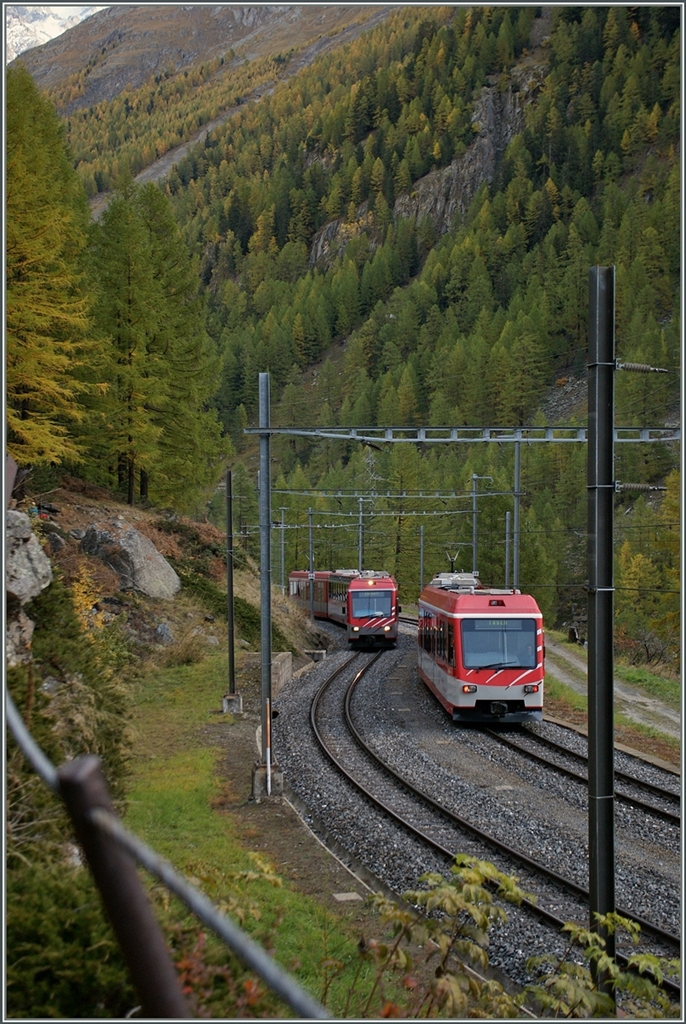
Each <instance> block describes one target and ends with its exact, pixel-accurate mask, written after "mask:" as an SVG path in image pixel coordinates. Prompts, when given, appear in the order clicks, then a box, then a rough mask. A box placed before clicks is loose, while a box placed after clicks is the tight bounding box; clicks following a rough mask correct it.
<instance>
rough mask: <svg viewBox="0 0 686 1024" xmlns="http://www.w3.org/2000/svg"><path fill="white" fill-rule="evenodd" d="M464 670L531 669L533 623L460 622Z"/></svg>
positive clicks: (534, 642) (508, 620)
mask: <svg viewBox="0 0 686 1024" xmlns="http://www.w3.org/2000/svg"><path fill="white" fill-rule="evenodd" d="M462 662H463V664H464V667H465V668H535V667H536V620H535V619H487V618H484V619H463V621H462Z"/></svg>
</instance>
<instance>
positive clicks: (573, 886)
mask: <svg viewBox="0 0 686 1024" xmlns="http://www.w3.org/2000/svg"><path fill="white" fill-rule="evenodd" d="M383 653H384V652H383V651H380V652H379V653H378V654H376V655H375V656H374V658H372V659H371V660H370V661H369V662H368V663H367V664H366V665H365V666H364V667H363V668H362V669H361V670H360V671H359V672H358V673H357V674H356V675H355V677H354V678H353V680H352V682H351V683H350V684H349V686H348V688H347V690H346V695H345V717H346V722H347V725H348V728H349V729H350V732H351V734H352V735H353V737H354V738H355V741H356V742H357V743H358V745H359V746H360V748H361V749H362V750H363V751H364V752H365V753H366V754H367V756H369V757H370V758H371V759H372V761H373V762H375V763H376V764H377V765H379V766H380V767H381V768H382V769H383V770H384V771H385V772H387V773H388V774H390V775H391V776H392V777H393V778H395V779H396V781H397V782H398V783H399V784H400V785H401V786H402V787H403V788H404V789H406V790H407V791H408V792H409V793H410V794H411V795H412V796H416V797H419V799H420V800H422V801H423V802H425V803H427V804H429V805H430V806H432V807H433V808H434V809H435V810H436V811H438V813H439V814H441V815H443V816H444V817H445V818H446V819H447V820H448V821H449V822H450V823H451V824H454V825H456V826H458V827H461V828H463V830H464V831H466V832H468V833H470V834H471V835H473V836H474V837H476V838H477V839H479V840H481V841H483V842H484V843H485V844H487V845H490V846H491V847H493V848H495V849H496V850H498V852H501V853H504V854H506V855H507V856H510V857H511V858H512V859H513V860H515V861H517V862H518V863H520V864H521V865H522V866H525V867H528V868H529V869H530V870H531V871H532V872H533V873H534V874H539V875H540V874H542V875H544V876H545V877H548V878H549V879H550V880H551V881H553V882H555V883H556V884H558V885H559V886H560V888H562V889H564V890H566V891H567V892H571V893H572V895H575V896H582V897H584V898H585V899H586V900H587V899H588V890H587V889H585V888H584V887H583V886H579V885H578V884H577V883H576V882H574V881H572V880H571V879H565V878H564V877H563V876H561V875H558V874H557V873H556V872H554V871H552V870H551V869H549V868H546V867H545V866H544V865H540V864H537V863H536V862H535V861H533V860H532V859H531V858H529V857H527V856H526V855H525V854H522V853H520V852H519V851H517V850H514V849H512V848H510V847H508V846H507V845H506V844H504V843H502V842H501V841H500V840H498V839H496V838H495V837H494V836H492V835H490V834H489V833H486V832H483V831H482V830H481V829H479V828H478V827H477V826H475V825H472V824H471V823H470V822H468V821H466V820H465V819H463V818H461V817H460V816H459V815H456V814H454V812H452V811H450V810H449V809H448V808H446V807H445V806H444V805H443V804H441V803H440V802H438V801H436V800H435V799H434V798H433V797H431V796H430V795H429V794H427V793H424V792H423V791H422V790H419V789H417V788H416V787H414V786H413V785H412V784H411V783H409V782H408V781H407V780H406V779H404V778H403V777H402V776H401V775H400V774H399V773H398V772H396V771H395V769H394V768H392V767H391V766H390V765H388V764H387V763H386V762H385V761H384V760H383V759H382V758H380V757H379V756H378V755H377V754H376V753H374V752H373V751H372V750H371V749H370V748H369V747H368V746H367V744H366V743H365V741H364V739H363V737H362V736H361V735H360V733H359V730H358V729H357V728H356V726H355V724H354V722H353V721H352V714H351V711H350V704H351V700H352V694H353V692H354V690H355V687H356V686H357V685H358V683H359V682H360V681H361V679H362V678H363V677H364V675H365V673H366V672H367V671H368V669H369V668H371V666H372V665H373V664H374V662H375V661H376V660H377V658H378V657H380V656H381V654H383ZM352 660H353V659H348V661H346V662H345V664H343V665H342V666H340V667H339V668H338V669H336V671H335V672H333V673H332V674H331V676H329V678H328V679H326V680H325V682H324V683H323V684H322V686H321V687H320V688H319V690H318V691H317V693H316V694H315V696H314V697H313V699H312V703H311V706H310V724H311V727H312V730H313V732H314V735H315V737H316V738H317V742H318V743H319V745H320V748H321V749H322V751H323V753H324V754H325V755H326V756H327V757H328V758H329V760H330V761H331V762H332V764H333V765H334V766H335V767H336V768H337V769H338V771H339V772H340V773H341V774H342V775H343V777H344V778H345V779H346V780H347V781H348V782H350V784H351V785H353V786H354V787H355V788H356V789H357V790H358V791H359V792H360V793H362V795H363V796H364V797H365V798H367V799H368V800H369V801H370V803H371V804H372V805H373V806H375V807H378V808H380V809H381V810H382V811H383V812H384V813H385V814H386V815H387V816H388V817H390V818H391V819H392V820H394V821H395V822H396V823H397V824H398V825H400V827H401V828H403V829H404V830H405V831H408V832H410V833H411V834H412V835H415V836H416V837H418V838H419V839H420V840H421V841H422V842H424V843H425V844H426V845H428V846H430V847H431V848H432V849H433V850H435V851H436V852H437V853H439V854H441V855H442V856H445V857H446V858H448V859H449V860H450V861H452V860H454V858H455V851H454V850H451V849H448V848H447V847H446V846H444V845H443V844H442V843H441V842H438V841H437V840H435V839H434V838H432V837H431V836H430V835H427V834H426V833H425V832H423V831H422V830H421V829H418V828H416V827H415V826H414V825H412V823H411V822H408V821H407V820H406V819H405V818H403V817H402V816H401V815H400V814H398V812H397V811H395V810H394V809H393V808H392V807H390V806H389V805H388V804H386V803H384V802H383V801H381V800H379V798H378V797H377V796H376V795H375V794H374V793H373V792H372V791H371V790H369V789H368V788H367V787H366V786H365V785H364V784H363V783H361V782H360V781H359V780H358V779H356V778H355V777H354V776H353V775H352V774H351V773H350V772H349V771H348V769H347V768H346V767H345V765H344V764H343V763H342V762H341V760H340V759H339V758H338V757H337V756H336V755H335V754H334V752H333V751H332V750H331V749H330V747H329V746H328V745H327V743H326V741H325V739H324V737H323V735H322V732H321V730H320V728H319V726H318V724H317V722H316V716H317V712H318V710H319V705H320V703H321V699H322V697H323V695H324V693H325V692H326V690H327V689H328V687H329V686H330V685H331V683H333V682H334V680H335V679H336V678H337V677H338V676H339V675H341V673H342V672H343V671H344V670H345V668H347V667H348V665H349V664H350V662H351V661H352ZM493 887H494V888H495V889H497V886H495V885H494V886H493ZM520 905H521V906H522V907H524V908H525V909H526V910H527V911H528V912H529V913H531V914H533V915H534V916H535V917H537V918H538V919H539V920H541V921H543V922H544V923H546V924H548V925H550V926H552V927H554V928H555V929H557V930H562V928H563V927H564V925H565V923H566V922H565V920H564V919H562V918H560V917H558V916H557V915H555V914H553V913H551V912H550V911H548V910H546V909H545V908H543V907H540V906H538V905H537V904H535V903H532V902H531V901H529V900H527V899H524V900H523V901H522V903H521V904H520ZM617 912H618V913H619V914H621V915H622V916H623V917H626V918H628V919H630V920H633V921H635V922H636V923H638V924H639V925H640V926H641V928H642V930H644V931H645V932H648V933H650V934H652V935H653V936H654V937H655V938H658V939H661V940H662V941H663V942H665V943H666V944H667V945H669V946H673V945H675V944H676V945H677V946H678V945H679V938H678V937H677V936H675V935H674V934H673V933H672V932H669V931H666V930H665V929H662V928H660V927H659V926H658V925H654V924H652V922H649V921H645V920H644V919H642V918H640V917H638V916H636V915H632V914H630V913H629V912H626V911H622V910H619V909H618V911H617ZM615 959H616V961H617V963H618V964H620V966H624V967H629V960H628V958H627V957H625V956H624V955H623V954H617V955H616V956H615ZM663 987H664V988H665V990H667V991H668V992H669V993H670V995H672V996H673V997H674V998H679V997H680V993H681V988H680V986H679V985H677V984H676V983H675V982H673V981H671V980H670V979H664V981H663Z"/></svg>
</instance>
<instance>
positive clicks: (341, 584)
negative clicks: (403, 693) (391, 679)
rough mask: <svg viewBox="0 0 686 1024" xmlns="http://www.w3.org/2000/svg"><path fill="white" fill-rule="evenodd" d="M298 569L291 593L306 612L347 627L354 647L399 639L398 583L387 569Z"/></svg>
mask: <svg viewBox="0 0 686 1024" xmlns="http://www.w3.org/2000/svg"><path fill="white" fill-rule="evenodd" d="M313 575H314V580H312V579H311V574H310V573H309V572H307V571H306V570H295V571H294V572H292V573H291V574H290V576H289V577H288V593H289V595H290V597H291V598H292V599H293V600H294V601H295V602H296V603H297V604H298V605H300V607H301V608H303V609H304V611H307V612H309V611H310V609H311V607H312V597H311V593H310V587H311V586H312V585H314V602H313V603H314V616H315V618H317V619H329V620H330V621H331V622H338V623H340V624H341V625H343V626H345V627H346V634H347V639H348V643H349V644H350V646H351V647H395V645H396V643H397V640H398V614H399V612H400V605H399V604H398V584H397V583H396V581H395V580H394V579H393V577H392V576H391V575H390V574H389V573H387V572H376V571H373V570H363V571H362V572H359V571H358V570H357V569H336V570H335V571H330V570H322V571H319V572H315V573H314V574H313Z"/></svg>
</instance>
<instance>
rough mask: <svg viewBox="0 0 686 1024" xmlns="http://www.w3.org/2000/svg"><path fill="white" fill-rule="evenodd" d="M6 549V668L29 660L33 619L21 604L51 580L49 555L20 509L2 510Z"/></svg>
mask: <svg viewBox="0 0 686 1024" xmlns="http://www.w3.org/2000/svg"><path fill="white" fill-rule="evenodd" d="M5 531H6V551H5V587H6V589H7V628H6V633H5V658H6V661H7V666H8V668H14V667H15V666H16V665H26V664H28V662H30V661H31V637H32V636H33V628H34V627H33V622H32V621H31V619H30V618H29V617H28V615H27V614H26V612H25V611H24V610H23V608H22V605H24V604H26V602H27V601H30V600H31V599H32V598H34V597H37V596H38V595H39V594H40V592H41V590H45V588H46V587H47V586H49V585H50V583H52V567H51V565H50V559H49V558H48V556H47V555H46V554H45V552H44V551H43V548H42V547H41V546H40V541H39V540H38V538H37V537H36V535H35V534H34V532H33V530H32V529H31V520H30V519H29V517H28V516H27V515H26V514H25V513H24V512H17V511H16V509H10V510H9V511H8V512H6V513H5Z"/></svg>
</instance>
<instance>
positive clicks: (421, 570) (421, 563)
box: [419, 523, 424, 594]
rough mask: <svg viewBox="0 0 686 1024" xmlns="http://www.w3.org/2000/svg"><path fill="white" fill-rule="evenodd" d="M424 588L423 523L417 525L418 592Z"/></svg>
mask: <svg viewBox="0 0 686 1024" xmlns="http://www.w3.org/2000/svg"><path fill="white" fill-rule="evenodd" d="M423 589H424V523H422V525H421V526H420V527H419V592H420V594H421V592H422V590H423Z"/></svg>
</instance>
